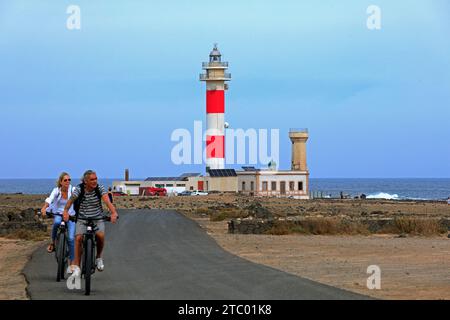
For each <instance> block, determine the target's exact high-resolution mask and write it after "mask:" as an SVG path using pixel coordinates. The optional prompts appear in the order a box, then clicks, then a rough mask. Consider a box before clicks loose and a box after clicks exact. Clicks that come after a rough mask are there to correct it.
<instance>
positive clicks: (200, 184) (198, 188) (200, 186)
mask: <svg viewBox="0 0 450 320" xmlns="http://www.w3.org/2000/svg"><path fill="white" fill-rule="evenodd" d="M197 190H200V191H203V181H198V183H197Z"/></svg>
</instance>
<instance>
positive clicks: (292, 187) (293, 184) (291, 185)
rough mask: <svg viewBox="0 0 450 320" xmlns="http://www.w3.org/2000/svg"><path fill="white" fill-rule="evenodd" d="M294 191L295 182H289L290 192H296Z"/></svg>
mask: <svg viewBox="0 0 450 320" xmlns="http://www.w3.org/2000/svg"><path fill="white" fill-rule="evenodd" d="M294 189H295V183H294V181H289V191H294Z"/></svg>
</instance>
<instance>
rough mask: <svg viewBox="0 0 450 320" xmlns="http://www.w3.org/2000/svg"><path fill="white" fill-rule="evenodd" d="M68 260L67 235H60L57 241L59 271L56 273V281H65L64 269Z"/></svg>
mask: <svg viewBox="0 0 450 320" xmlns="http://www.w3.org/2000/svg"><path fill="white" fill-rule="evenodd" d="M65 260H66V234H65V233H59V234H58V237H57V239H56V261H57V262H58V269H57V271H56V281H57V282H60V281H61V279H64V267H65Z"/></svg>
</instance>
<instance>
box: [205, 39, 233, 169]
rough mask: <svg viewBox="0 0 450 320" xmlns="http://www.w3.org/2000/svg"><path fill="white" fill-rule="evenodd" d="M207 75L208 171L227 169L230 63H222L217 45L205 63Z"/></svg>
mask: <svg viewBox="0 0 450 320" xmlns="http://www.w3.org/2000/svg"><path fill="white" fill-rule="evenodd" d="M203 69H204V70H206V73H203V74H200V81H205V82H206V130H207V131H206V171H208V170H209V169H224V167H225V117H224V115H225V90H227V89H228V85H227V84H226V83H225V81H230V80H231V74H229V73H226V72H225V71H226V70H227V69H228V62H222V55H221V54H220V52H219V50H218V49H217V44H214V48H213V50H212V51H211V53H210V54H209V62H203Z"/></svg>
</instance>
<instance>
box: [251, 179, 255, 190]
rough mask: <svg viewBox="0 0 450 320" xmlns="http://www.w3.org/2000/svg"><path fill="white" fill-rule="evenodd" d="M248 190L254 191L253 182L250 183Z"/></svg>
mask: <svg viewBox="0 0 450 320" xmlns="http://www.w3.org/2000/svg"><path fill="white" fill-rule="evenodd" d="M250 190H251V191H253V190H255V182H253V181H251V182H250Z"/></svg>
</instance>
